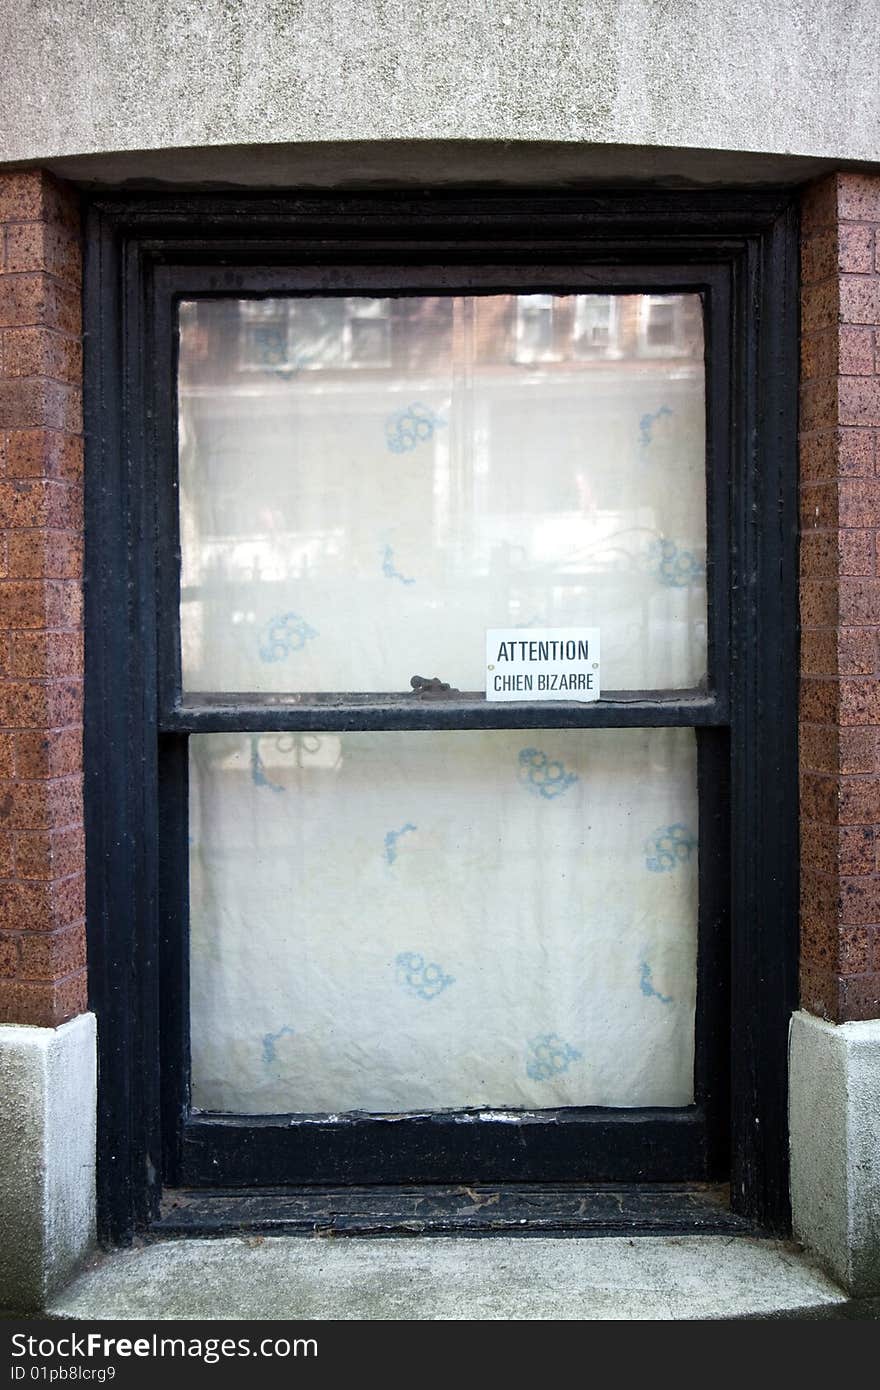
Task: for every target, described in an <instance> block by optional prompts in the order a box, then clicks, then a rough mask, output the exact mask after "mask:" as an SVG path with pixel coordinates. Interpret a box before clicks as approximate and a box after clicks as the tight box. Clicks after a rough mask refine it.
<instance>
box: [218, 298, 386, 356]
mask: <svg viewBox="0 0 880 1390" xmlns="http://www.w3.org/2000/svg"><path fill="white" fill-rule="evenodd" d="M390 308H391V301H390V300H389V299H364V298H360V297H358V298H353V297H345V298H340V299H329V298H321V299H292V298H288V299H245V300H242V301H240V337H239V341H240V350H239V355H240V360H239V366H240V367H241V368H243V369H244V370H245V371H259V372H267V371H268V372H279V373H285V372H302V371H319V370H322V369H323V370H326V369H328V368H347V367H387V366H389V365H390V363H391V312H390Z"/></svg>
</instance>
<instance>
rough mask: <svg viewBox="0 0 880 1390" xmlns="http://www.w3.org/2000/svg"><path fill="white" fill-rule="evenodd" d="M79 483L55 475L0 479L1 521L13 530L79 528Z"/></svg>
mask: <svg viewBox="0 0 880 1390" xmlns="http://www.w3.org/2000/svg"><path fill="white" fill-rule="evenodd" d="M82 516H83V510H82V486H81V485H80V484H79V483H69V482H56V481H55V480H54V479H44V478H39V479H21V478H19V479H15V480H14V481H10V482H3V483H0V523H2V526H3V527H4V528H11V529H13V530H19V529H21V530H34V529H38V528H42V527H45V528H49V529H52V528H54V529H57V530H61V531H78V530H80V529H81V528H82Z"/></svg>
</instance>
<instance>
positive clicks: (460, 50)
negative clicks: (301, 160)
mask: <svg viewBox="0 0 880 1390" xmlns="http://www.w3.org/2000/svg"><path fill="white" fill-rule="evenodd" d="M0 48H2V51H3V53H4V58H5V62H4V93H3V96H4V99H3V103H2V111H0V159H5V160H7V161H21V162H40V163H43V162H46V161H47V160H51V159H55V158H59V157H62V156H70V155H84V154H94V153H106V152H110V151H124V150H150V149H154V150H158V149H173V148H175V147H191V148H192V147H198V146H219V145H238V144H245V145H260V144H299V143H302V142H327V141H381V140H410V141H417V140H447V141H473V140H488V141H516V142H526V141H563V142H575V143H578V144H599V145H602V144H611V145H630V146H652V147H664V146H668V147H683V148H694V149H705V148H706V147H707V146H709V147H711V148H714V149H718V150H744V151H750V150H751V151H765V152H772V153H776V154H780V155H789V154H795V155H797V154H801V155H810V156H816V157H820V158H821V157H825V158H831V159H835V160H838V161H840V160H876V159H878V158H880V93H878V83H877V70H878V66H880V62H878V60H880V26H878V25H877V7H876V0H847V3H846V4H841V3H840V0H762V2H761V3H757V4H756V3H755V2H754V0H671V3H665V4H659V3H657V0H546V3H536V0H200V3H199V4H193V3H192V0H53V3H52V4H51V5H47V4H46V3H45V0H19V2H18V3H17V4H14V5H13V4H7V5H5V6H4V7H3V15H2V19H0Z"/></svg>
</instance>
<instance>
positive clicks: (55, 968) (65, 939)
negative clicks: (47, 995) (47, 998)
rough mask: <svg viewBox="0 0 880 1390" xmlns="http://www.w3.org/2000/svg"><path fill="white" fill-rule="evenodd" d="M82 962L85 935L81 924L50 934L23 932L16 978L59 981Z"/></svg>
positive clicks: (81, 966)
mask: <svg viewBox="0 0 880 1390" xmlns="http://www.w3.org/2000/svg"><path fill="white" fill-rule="evenodd" d="M85 963H86V934H85V931H84V929H83V924H82V923H81V922H78V923H76V924H75V925H73V926H71V927H65V928H62V929H61V930H59V931H53V932H23V933H22V934H21V937H20V945H19V962H18V978H19V979H20V980H60V979H63V978H64V977H65V976H67V975H71V974H73V972H74V971H78V970H82V969H83V967H84V966H85Z"/></svg>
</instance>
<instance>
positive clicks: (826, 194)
mask: <svg viewBox="0 0 880 1390" xmlns="http://www.w3.org/2000/svg"><path fill="white" fill-rule="evenodd" d="M837 197H838V190H837V175H836V174H831V175H830V176H827V177H824V178H822V179H819V180H818V181H817V182H816V183H812V184H810V185H809V187H807V188H806V189H805V190H804V193H803V197H802V199H801V229H802V231H803V232H804V233H809V232H815V231H816V230H818V229H820V228H822V227H828V228H830V229H831V230H832V232H835V231H836V229H837Z"/></svg>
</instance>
